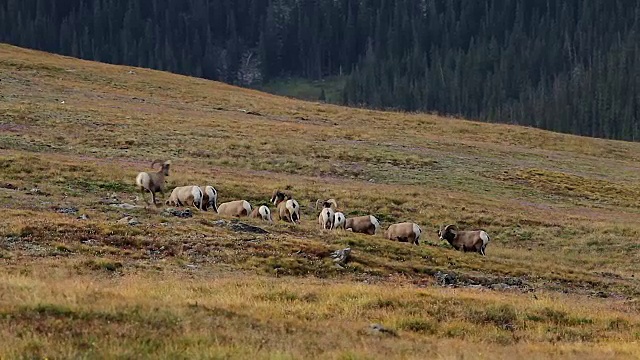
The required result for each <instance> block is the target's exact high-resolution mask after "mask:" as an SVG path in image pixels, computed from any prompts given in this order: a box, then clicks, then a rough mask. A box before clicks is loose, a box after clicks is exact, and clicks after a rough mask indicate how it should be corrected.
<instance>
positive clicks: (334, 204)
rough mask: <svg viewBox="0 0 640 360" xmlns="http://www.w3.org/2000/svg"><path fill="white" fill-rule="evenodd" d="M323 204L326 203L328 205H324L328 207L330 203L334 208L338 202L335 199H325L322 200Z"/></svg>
mask: <svg viewBox="0 0 640 360" xmlns="http://www.w3.org/2000/svg"><path fill="white" fill-rule="evenodd" d="M324 203H325V204H328V205H329V206H325V207H330V206H331V205H333V207H334V208H336V209H337V208H338V203H337V202H336V200H335V199H329V200H327V201H325V202H324Z"/></svg>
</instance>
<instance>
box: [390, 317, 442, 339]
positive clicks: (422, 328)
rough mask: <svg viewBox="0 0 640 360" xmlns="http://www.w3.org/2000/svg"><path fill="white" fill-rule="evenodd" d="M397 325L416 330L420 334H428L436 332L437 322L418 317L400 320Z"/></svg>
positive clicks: (401, 327)
mask: <svg viewBox="0 0 640 360" xmlns="http://www.w3.org/2000/svg"><path fill="white" fill-rule="evenodd" d="M398 327H399V328H400V329H403V330H407V331H412V332H417V333H421V334H428V335H433V334H435V333H436V332H438V324H437V323H435V322H433V321H429V320H425V319H419V318H413V319H405V320H402V321H401V322H400V324H399V325H398Z"/></svg>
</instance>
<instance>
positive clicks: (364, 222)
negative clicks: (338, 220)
mask: <svg viewBox="0 0 640 360" xmlns="http://www.w3.org/2000/svg"><path fill="white" fill-rule="evenodd" d="M344 228H345V230H349V229H351V231H353V232H356V233H363V234H368V235H375V234H376V232H377V231H378V229H379V228H380V222H379V221H378V219H376V217H375V216H373V215H364V216H356V217H352V218H348V219H347V220H346V221H345V225H344Z"/></svg>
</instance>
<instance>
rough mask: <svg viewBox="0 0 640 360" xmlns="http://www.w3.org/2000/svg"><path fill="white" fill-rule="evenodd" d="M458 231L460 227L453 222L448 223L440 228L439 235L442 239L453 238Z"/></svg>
mask: <svg viewBox="0 0 640 360" xmlns="http://www.w3.org/2000/svg"><path fill="white" fill-rule="evenodd" d="M457 233H458V227H457V226H455V225H453V224H450V225H447V226H445V227H443V228H441V229H440V230H438V236H439V237H440V240H447V241H448V240H453V238H454V237H455V236H456V234H457Z"/></svg>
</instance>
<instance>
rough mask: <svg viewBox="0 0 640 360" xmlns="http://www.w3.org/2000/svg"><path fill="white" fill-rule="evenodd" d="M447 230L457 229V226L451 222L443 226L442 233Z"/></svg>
mask: <svg viewBox="0 0 640 360" xmlns="http://www.w3.org/2000/svg"><path fill="white" fill-rule="evenodd" d="M449 230H453V231H458V227H457V226H455V225H453V224H451V225H447V226H446V227H445V228H444V231H443V233H446V232H448V231H449Z"/></svg>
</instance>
